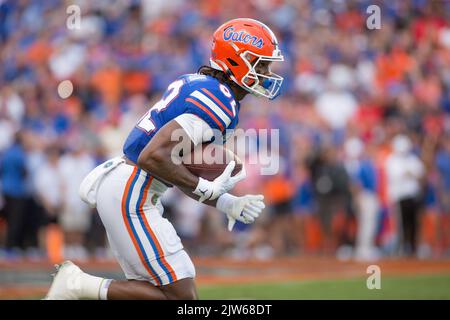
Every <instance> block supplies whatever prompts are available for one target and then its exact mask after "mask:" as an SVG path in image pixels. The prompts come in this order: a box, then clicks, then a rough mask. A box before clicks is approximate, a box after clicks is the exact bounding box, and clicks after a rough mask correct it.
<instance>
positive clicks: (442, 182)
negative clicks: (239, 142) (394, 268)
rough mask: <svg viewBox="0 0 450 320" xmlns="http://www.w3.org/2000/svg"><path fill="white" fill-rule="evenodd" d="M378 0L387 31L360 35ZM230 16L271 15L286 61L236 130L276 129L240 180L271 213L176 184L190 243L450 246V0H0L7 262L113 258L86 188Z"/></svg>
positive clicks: (436, 253) (197, 247)
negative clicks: (276, 163)
mask: <svg viewBox="0 0 450 320" xmlns="http://www.w3.org/2000/svg"><path fill="white" fill-rule="evenodd" d="M74 4H75V5H78V6H79V8H80V9H81V20H80V24H79V26H80V28H76V27H75V28H72V27H73V25H71V22H70V21H72V20H70V19H72V18H73V16H72V15H73V11H72V10H67V8H68V7H69V6H70V5H74ZM373 4H375V5H378V6H379V7H380V9H381V25H380V28H379V29H373V30H370V29H369V28H367V25H366V20H367V18H368V17H369V15H370V13H367V12H366V10H367V8H368V7H369V5H373ZM66 10H67V11H66ZM236 17H249V18H255V19H258V20H261V21H263V22H264V23H266V24H267V25H269V26H270V27H271V28H272V29H273V31H274V32H275V34H276V35H277V36H278V40H279V42H280V45H281V50H282V52H283V54H284V56H285V62H284V63H283V64H282V65H280V67H277V70H275V71H277V72H278V73H281V74H282V75H283V76H284V77H285V81H284V85H283V88H282V93H281V96H280V97H278V98H277V99H276V100H274V101H266V100H264V99H258V98H254V97H250V96H249V97H246V98H245V100H244V101H243V103H242V108H241V114H240V127H242V128H255V129H263V128H269V129H279V130H280V155H281V160H282V161H281V167H280V171H279V173H278V174H276V175H272V176H261V175H260V174H259V171H258V170H257V169H256V168H255V169H254V170H252V168H250V169H249V177H248V178H247V179H246V181H245V182H243V183H241V184H240V185H239V186H238V188H237V190H236V192H237V193H252V194H256V193H259V192H261V193H263V194H264V195H265V198H266V203H267V205H268V208H267V209H266V211H265V212H264V213H263V215H262V216H261V217H260V219H259V220H258V222H257V223H256V224H254V225H252V226H251V227H248V226H244V225H237V227H236V229H235V231H233V233H229V232H228V231H227V230H226V223H225V217H224V216H223V215H221V214H218V213H217V211H216V210H215V209H214V208H209V207H207V206H203V205H201V204H199V203H196V202H194V201H193V200H191V199H188V198H186V197H184V196H182V195H181V194H180V193H179V192H178V191H177V190H176V189H175V188H173V189H171V190H170V191H169V192H168V193H167V194H166V195H165V197H164V199H163V200H164V201H163V202H164V204H165V208H166V209H165V215H166V216H167V217H168V218H169V219H170V220H171V221H172V222H173V223H174V225H175V227H176V229H177V231H178V233H179V234H180V236H181V237H182V238H183V242H184V244H185V246H186V247H187V249H188V250H189V251H190V252H191V253H193V254H194V255H229V256H233V257H236V258H248V257H256V258H260V259H265V258H270V257H274V256H281V255H299V254H300V255H301V254H333V255H334V254H336V255H337V256H338V258H342V259H350V258H356V259H361V260H374V259H377V258H380V257H386V256H419V257H422V258H436V257H446V256H448V255H449V253H450V251H449V250H450V139H449V138H450V3H449V2H446V1H425V0H411V1H400V0H393V1H376V0H370V1H365V0H361V1H341V0H334V1H325V0H305V1H294V0H250V1H239V0H218V1H209V0H197V1H183V0H171V1H164V0H140V1H137V0H115V1H109V0H96V1H87V0H83V1H81V0H80V1H60V0H42V1H26V0H0V56H1V60H0V61H1V62H0V63H1V65H0V137H1V139H0V195H1V196H0V208H1V209H0V212H1V213H0V249H1V251H0V259H17V258H21V257H23V256H26V257H28V258H30V259H41V258H45V257H47V256H49V255H54V254H56V255H57V254H58V248H60V247H58V246H57V245H56V244H58V243H60V244H61V248H63V251H62V254H63V255H64V257H66V258H71V259H88V258H89V257H95V258H98V259H103V258H106V259H108V258H110V257H111V256H110V254H109V251H108V248H107V244H106V242H105V234H104V229H103V227H102V226H101V223H100V221H99V218H98V215H97V214H95V211H94V210H92V209H90V208H89V207H88V206H87V205H85V204H84V203H83V202H82V201H81V200H80V199H79V197H78V193H77V189H78V186H79V183H80V182H81V180H82V179H83V177H84V176H85V175H86V173H88V172H89V171H90V170H91V169H92V168H93V167H95V165H97V164H99V163H101V162H102V161H104V160H106V159H108V158H109V157H113V156H116V155H120V154H121V153H122V144H123V142H124V141H125V138H126V136H127V135H128V133H129V131H130V129H131V128H132V127H133V126H134V124H135V123H136V122H137V120H138V119H139V118H140V117H141V116H142V115H143V114H144V113H145V112H146V110H147V109H148V108H149V107H150V106H152V105H153V104H154V103H155V102H156V101H157V100H159V98H160V96H161V92H162V91H164V90H165V88H166V87H167V85H168V84H169V83H170V82H172V81H173V80H174V79H175V78H176V77H178V76H179V75H182V74H184V73H194V72H196V71H197V69H198V68H199V67H200V66H202V65H205V64H208V59H209V49H210V44H211V38H212V33H213V31H214V30H215V29H216V28H217V27H218V26H219V25H220V24H222V23H223V22H225V21H227V20H229V19H232V18H236ZM68 19H69V20H70V21H68ZM274 67H275V66H274ZM63 80H70V81H71V82H72V83H73V88H74V89H73V90H74V91H73V93H72V94H71V95H70V96H69V97H68V98H65V99H63V98H61V97H60V96H59V95H58V90H57V88H58V85H59V84H60V83H61V82H62V81H63ZM69 91H70V90H69ZM69 93H70V92H69ZM252 156H254V154H252V153H251V152H250V153H249V154H248V157H252ZM247 160H248V159H247ZM55 247H56V249H55ZM55 250H56V251H55Z"/></svg>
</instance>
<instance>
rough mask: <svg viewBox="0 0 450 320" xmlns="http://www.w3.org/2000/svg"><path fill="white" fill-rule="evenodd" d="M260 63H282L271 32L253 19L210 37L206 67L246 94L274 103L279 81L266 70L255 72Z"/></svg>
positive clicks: (222, 28) (234, 23) (233, 23)
mask: <svg viewBox="0 0 450 320" xmlns="http://www.w3.org/2000/svg"><path fill="white" fill-rule="evenodd" d="M262 61H268V62H273V61H284V58H283V56H282V55H281V52H280V49H279V48H278V41H277V38H276V37H275V35H274V33H273V32H272V30H270V29H269V27H267V26H266V25H265V24H264V23H261V22H259V21H257V20H254V19H247V18H240V19H234V20H230V21H228V22H226V23H224V24H223V25H221V26H220V27H219V28H218V29H217V30H216V31H215V32H214V35H213V43H212V49H211V59H210V65H211V67H212V68H214V69H217V70H221V71H223V72H225V73H226V74H227V75H228V76H229V77H230V78H231V79H232V80H233V81H234V82H235V83H237V84H238V85H239V86H241V87H242V88H244V89H245V90H247V91H248V92H250V93H253V94H255V95H257V96H264V97H267V98H269V99H274V98H275V97H277V96H278V94H279V92H280V88H281V84H282V83H283V77H281V76H279V75H277V74H275V73H273V72H271V71H270V68H269V69H268V73H267V74H266V73H265V74H262V73H258V72H257V71H256V69H257V65H258V64H259V63H261V62H262Z"/></svg>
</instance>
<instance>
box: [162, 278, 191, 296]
mask: <svg viewBox="0 0 450 320" xmlns="http://www.w3.org/2000/svg"><path fill="white" fill-rule="evenodd" d="M164 293H165V295H166V297H167V299H168V300H198V295H197V289H196V288H195V284H194V283H193V282H191V281H180V282H179V283H176V284H175V285H173V286H171V287H170V288H166V290H164Z"/></svg>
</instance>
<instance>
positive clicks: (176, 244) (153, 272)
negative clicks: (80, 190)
mask: <svg viewBox="0 0 450 320" xmlns="http://www.w3.org/2000/svg"><path fill="white" fill-rule="evenodd" d="M119 168H121V167H119ZM119 168H118V169H119ZM125 168H126V167H125ZM121 175H122V173H121V172H120V171H117V172H116V170H114V171H113V172H112V174H110V175H108V176H106V177H105V179H104V181H103V182H102V183H101V185H100V187H99V190H98V195H97V210H98V212H99V214H100V217H101V219H102V222H103V224H104V226H105V229H106V232H107V234H108V239H109V241H110V244H111V248H112V249H113V252H114V254H115V256H116V258H117V260H118V261H119V264H120V265H121V267H122V269H123V270H124V272H125V274H126V276H127V279H134V280H147V281H149V282H151V283H152V284H154V285H156V286H162V285H167V284H171V283H174V282H177V281H179V280H181V279H185V278H194V277H195V268H194V265H193V263H192V261H191V259H190V257H189V256H188V255H187V253H186V252H185V251H184V250H183V245H182V243H181V240H180V238H179V237H178V235H177V233H176V231H175V229H174V227H173V226H172V224H171V223H170V222H169V221H168V220H167V219H164V218H163V217H162V216H161V212H159V209H158V207H157V206H154V205H152V204H151V202H150V203H149V202H148V201H147V202H145V203H140V202H139V201H140V200H141V199H144V198H145V197H143V196H142V191H140V190H143V189H145V188H143V185H142V183H143V182H145V179H143V178H142V177H136V179H133V182H134V183H132V184H131V186H130V187H126V185H127V179H126V178H125V179H123V178H122V177H121ZM128 180H129V179H128ZM135 191H136V192H135ZM127 192H128V194H125V193H127ZM146 198H147V199H151V196H150V195H148V196H147V197H146ZM137 208H141V209H139V210H138V209H137Z"/></svg>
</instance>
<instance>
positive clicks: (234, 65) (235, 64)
mask: <svg viewBox="0 0 450 320" xmlns="http://www.w3.org/2000/svg"><path fill="white" fill-rule="evenodd" d="M227 61H228V62H229V63H230V64H231V65H232V66H233V67H237V66H238V65H239V64H238V63H237V62H236V61H234V60H233V59H230V58H227Z"/></svg>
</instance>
